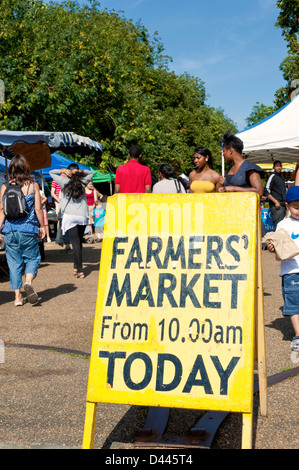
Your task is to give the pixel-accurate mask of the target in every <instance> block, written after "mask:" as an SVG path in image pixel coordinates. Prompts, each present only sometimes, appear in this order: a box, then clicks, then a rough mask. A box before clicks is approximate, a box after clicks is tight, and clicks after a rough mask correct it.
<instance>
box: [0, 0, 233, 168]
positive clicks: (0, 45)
mask: <svg viewBox="0 0 299 470" xmlns="http://www.w3.org/2000/svg"><path fill="white" fill-rule="evenodd" d="M0 11H1V17H2V21H1V24H0V54H1V61H0V78H1V79H2V80H3V81H4V83H5V102H4V103H2V104H0V129H10V130H44V131H57V130H61V131H73V132H76V133H77V134H80V135H88V136H89V137H91V138H92V139H94V140H97V141H101V142H102V144H103V149H104V152H103V155H102V159H101V161H98V162H97V161H95V157H94V156H89V157H88V161H89V163H95V164H100V165H101V167H102V168H103V169H110V170H114V169H115V168H116V167H117V166H118V165H120V164H122V163H123V162H124V161H125V160H126V158H127V153H128V148H129V146H130V145H131V144H132V143H138V144H139V145H140V146H141V147H142V150H143V155H144V161H145V163H147V164H148V165H149V166H150V167H151V169H152V171H153V172H155V171H156V169H157V167H158V165H159V163H161V162H162V161H168V162H169V163H171V164H173V165H174V166H175V167H176V168H177V169H178V170H179V171H184V172H188V169H189V167H190V161H191V160H192V159H191V156H192V152H193V149H194V148H195V147H196V146H198V145H206V146H209V147H211V150H213V151H214V152H215V153H218V152H219V149H220V147H219V138H220V136H221V134H222V133H223V132H225V131H226V130H228V129H229V130H231V131H233V132H234V131H235V130H236V128H235V125H234V123H233V122H232V121H231V120H230V119H228V118H227V117H226V116H224V114H223V112H222V111H220V110H215V109H213V108H209V107H208V106H207V105H206V104H205V100H206V94H205V88H204V83H203V82H202V81H201V80H200V79H198V78H194V77H192V76H190V75H188V74H183V75H180V76H177V75H176V74H174V73H173V72H169V70H168V66H169V62H170V59H169V57H167V56H165V55H163V45H162V43H161V40H160V38H159V37H158V34H157V33H155V34H154V35H153V36H150V35H149V34H148V32H147V30H146V29H145V28H144V26H143V25H142V24H140V23H137V24H133V23H132V22H131V21H130V20H127V19H125V18H124V17H123V16H122V15H121V14H118V13H116V12H115V11H112V12H108V11H107V10H106V9H105V10H103V9H101V7H100V4H99V3H98V2H96V1H90V2H89V4H88V5H84V6H80V5H79V4H78V3H77V2H74V1H69V2H64V3H62V4H57V3H55V2H52V3H50V4H48V5H46V4H44V3H43V2H42V1H41V0H1V10H0ZM213 128H214V129H213ZM215 129H217V132H216V131H215ZM216 160H217V159H216Z"/></svg>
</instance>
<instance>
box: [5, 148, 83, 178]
mask: <svg viewBox="0 0 299 470" xmlns="http://www.w3.org/2000/svg"><path fill="white" fill-rule="evenodd" d="M51 159H52V163H51V166H50V167H49V168H43V169H42V170H37V171H38V172H39V173H40V174H41V175H42V176H43V177H44V178H45V180H46V181H49V180H51V177H50V174H49V172H50V171H51V170H59V169H60V168H67V167H68V166H69V165H70V164H71V163H75V162H74V160H71V159H69V158H67V157H63V156H62V155H59V154H58V153H52V154H51ZM9 163H10V160H7V167H9ZM78 166H79V168H80V170H90V168H88V167H87V166H85V165H81V163H78ZM0 173H4V174H5V158H3V157H0Z"/></svg>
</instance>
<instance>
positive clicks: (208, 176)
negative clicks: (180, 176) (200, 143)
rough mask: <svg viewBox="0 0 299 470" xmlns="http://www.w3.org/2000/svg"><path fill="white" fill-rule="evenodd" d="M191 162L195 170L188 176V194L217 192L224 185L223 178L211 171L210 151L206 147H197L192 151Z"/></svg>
mask: <svg viewBox="0 0 299 470" xmlns="http://www.w3.org/2000/svg"><path fill="white" fill-rule="evenodd" d="M193 161H194V165H195V166H196V169H195V170H193V171H191V173H190V174H189V184H190V193H206V192H207V193H210V192H215V191H218V190H219V188H220V187H221V186H222V185H223V183H224V178H223V177H222V176H221V175H220V174H219V173H217V171H215V170H213V160H212V155H211V152H210V150H209V149H207V148H206V147H198V148H197V149H195V150H194V154H193Z"/></svg>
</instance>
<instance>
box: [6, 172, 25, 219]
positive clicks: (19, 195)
mask: <svg viewBox="0 0 299 470" xmlns="http://www.w3.org/2000/svg"><path fill="white" fill-rule="evenodd" d="M3 184H4V185H5V186H6V190H5V191H4V194H3V196H2V207H3V212H4V214H5V216H6V217H7V218H8V219H22V218H23V217H26V215H28V214H29V212H30V211H29V208H28V205H27V202H26V199H25V196H24V193H23V191H22V189H21V186H20V185H19V184H18V183H16V182H15V181H11V182H10V183H8V182H7V181H5V182H4V183H3Z"/></svg>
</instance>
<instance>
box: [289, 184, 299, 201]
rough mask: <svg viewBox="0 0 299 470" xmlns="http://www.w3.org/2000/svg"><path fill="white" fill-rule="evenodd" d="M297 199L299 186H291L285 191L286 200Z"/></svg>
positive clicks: (298, 197) (298, 199)
mask: <svg viewBox="0 0 299 470" xmlns="http://www.w3.org/2000/svg"><path fill="white" fill-rule="evenodd" d="M292 201H299V186H292V187H291V188H290V189H289V190H288V192H287V202H292Z"/></svg>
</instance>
